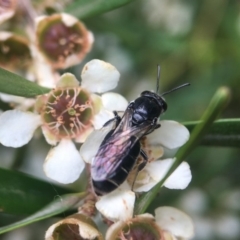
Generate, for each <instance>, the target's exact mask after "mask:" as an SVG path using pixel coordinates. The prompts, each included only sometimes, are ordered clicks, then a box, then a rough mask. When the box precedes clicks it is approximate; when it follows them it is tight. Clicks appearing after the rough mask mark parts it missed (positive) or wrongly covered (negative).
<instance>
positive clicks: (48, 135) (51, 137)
mask: <svg viewBox="0 0 240 240" xmlns="http://www.w3.org/2000/svg"><path fill="white" fill-rule="evenodd" d="M42 133H43V135H44V137H45V140H46V141H47V143H48V144H50V145H53V146H55V145H56V144H57V142H58V141H59V139H58V138H57V137H56V136H55V135H54V134H52V133H51V132H50V131H49V130H48V128H47V127H46V126H44V125H43V126H42Z"/></svg>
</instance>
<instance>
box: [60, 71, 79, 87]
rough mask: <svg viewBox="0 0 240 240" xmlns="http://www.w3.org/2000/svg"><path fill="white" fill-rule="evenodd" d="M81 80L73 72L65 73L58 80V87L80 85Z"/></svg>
mask: <svg viewBox="0 0 240 240" xmlns="http://www.w3.org/2000/svg"><path fill="white" fill-rule="evenodd" d="M78 86H79V81H78V80H77V79H76V77H75V76H74V75H73V74H71V73H64V74H63V75H62V76H61V77H60V79H59V81H58V82H57V85H56V87H59V88H61V87H63V88H64V87H73V88H74V87H78Z"/></svg>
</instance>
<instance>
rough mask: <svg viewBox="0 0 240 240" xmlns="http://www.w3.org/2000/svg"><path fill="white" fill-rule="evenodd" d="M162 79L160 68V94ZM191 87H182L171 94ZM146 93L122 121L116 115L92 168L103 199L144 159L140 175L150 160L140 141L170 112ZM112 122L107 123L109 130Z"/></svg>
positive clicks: (161, 101) (131, 106)
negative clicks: (141, 158)
mask: <svg viewBox="0 0 240 240" xmlns="http://www.w3.org/2000/svg"><path fill="white" fill-rule="evenodd" d="M159 78H160V67H159V66H158V78H157V92H158V88H159V87H158V86H159ZM187 85H189V84H188V83H186V84H183V85H181V86H179V87H177V88H174V89H172V90H171V91H169V92H172V91H175V90H177V89H179V88H182V87H184V86H187ZM157 92H156V93H154V92H150V91H144V92H142V93H141V96H140V97H138V98H137V99H136V100H135V101H132V102H131V103H130V104H129V105H128V107H127V109H126V110H125V112H124V114H123V116H122V118H121V117H120V116H118V114H117V112H114V114H115V118H114V119H113V120H110V121H109V122H112V121H114V123H115V126H114V127H113V129H112V130H110V131H109V133H108V134H107V135H106V136H105V138H104V140H103V142H102V143H101V145H100V147H99V149H98V152H97V154H96V156H95V157H94V159H93V162H92V166H91V177H92V185H93V188H94V191H95V193H96V194H97V195H99V196H101V195H104V194H107V193H110V192H112V191H113V190H115V189H116V188H117V187H118V186H119V185H121V184H122V183H123V182H124V181H125V180H126V178H127V177H128V174H129V172H130V171H131V170H132V169H133V167H134V165H135V164H136V161H137V158H138V156H139V155H141V156H142V157H143V159H144V161H143V162H142V163H141V164H140V165H139V166H138V171H140V170H141V169H143V168H144V166H145V165H146V163H147V160H148V157H147V155H146V153H145V152H144V151H143V150H142V149H141V144H140V139H141V138H142V137H143V136H146V135H148V134H150V133H151V132H153V131H154V130H155V129H157V128H159V127H160V124H159V123H158V119H159V117H160V115H161V114H162V113H164V112H165V111H166V110H167V104H166V102H165V100H164V99H163V98H162V96H163V95H165V94H167V93H169V92H165V93H163V94H162V95H159V94H158V93H157ZM109 122H107V123H105V125H104V127H106V126H107V125H108V124H109Z"/></svg>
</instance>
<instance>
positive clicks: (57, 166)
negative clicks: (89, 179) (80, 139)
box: [43, 140, 85, 184]
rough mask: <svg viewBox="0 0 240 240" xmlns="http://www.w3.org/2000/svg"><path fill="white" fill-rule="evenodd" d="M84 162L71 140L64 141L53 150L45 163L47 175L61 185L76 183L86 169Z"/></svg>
mask: <svg viewBox="0 0 240 240" xmlns="http://www.w3.org/2000/svg"><path fill="white" fill-rule="evenodd" d="M84 166H85V164H84V162H83V160H82V158H81V156H80V154H79V152H78V150H77V149H76V147H75V145H74V144H73V142H72V141H71V140H62V141H61V142H60V143H59V144H58V145H57V146H56V147H54V148H52V149H51V150H50V151H49V153H48V155H47V158H46V160H45V162H44V166H43V167H44V172H45V174H46V175H47V176H48V177H49V178H51V179H53V180H55V181H58V182H60V183H64V184H68V183H72V182H74V181H76V180H77V179H78V177H79V175H80V174H81V172H82V171H83V169H84Z"/></svg>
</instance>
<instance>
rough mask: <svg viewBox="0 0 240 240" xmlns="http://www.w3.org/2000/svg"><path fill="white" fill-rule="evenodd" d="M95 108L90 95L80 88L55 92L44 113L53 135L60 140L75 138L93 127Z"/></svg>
mask: <svg viewBox="0 0 240 240" xmlns="http://www.w3.org/2000/svg"><path fill="white" fill-rule="evenodd" d="M92 117H93V107H92V102H91V100H90V95H89V93H88V92H87V91H86V90H84V89H82V88H81V87H78V88H64V89H56V90H53V91H52V92H51V93H50V95H49V97H48V100H47V103H46V105H45V107H44V111H43V113H42V118H43V121H44V122H45V125H46V126H47V128H48V129H49V131H50V132H51V133H53V134H54V135H55V136H57V137H60V138H75V137H77V136H79V135H80V134H82V133H83V132H84V131H85V130H87V129H88V128H89V127H91V120H92Z"/></svg>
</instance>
